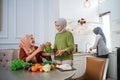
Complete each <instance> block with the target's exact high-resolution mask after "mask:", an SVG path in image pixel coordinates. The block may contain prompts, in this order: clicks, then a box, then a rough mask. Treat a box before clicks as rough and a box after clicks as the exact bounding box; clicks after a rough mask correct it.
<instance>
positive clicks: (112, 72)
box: [108, 52, 117, 80]
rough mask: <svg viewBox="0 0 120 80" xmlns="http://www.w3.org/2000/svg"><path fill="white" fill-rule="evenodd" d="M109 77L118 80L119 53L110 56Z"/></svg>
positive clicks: (112, 53)
mask: <svg viewBox="0 0 120 80" xmlns="http://www.w3.org/2000/svg"><path fill="white" fill-rule="evenodd" d="M108 72H109V76H110V77H111V78H113V79H114V80H117V52H111V53H110V54H109V67H108Z"/></svg>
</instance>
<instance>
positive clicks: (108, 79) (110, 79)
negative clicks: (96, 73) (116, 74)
mask: <svg viewBox="0 0 120 80" xmlns="http://www.w3.org/2000/svg"><path fill="white" fill-rule="evenodd" d="M106 80H116V79H112V78H107V79H106Z"/></svg>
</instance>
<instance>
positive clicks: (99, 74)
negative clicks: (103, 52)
mask: <svg viewBox="0 0 120 80" xmlns="http://www.w3.org/2000/svg"><path fill="white" fill-rule="evenodd" d="M107 68H108V59H105V58H96V57H86V71H85V73H84V74H83V76H80V77H78V78H76V79H73V80H106V73H107Z"/></svg>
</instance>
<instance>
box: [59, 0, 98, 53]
mask: <svg viewBox="0 0 120 80" xmlns="http://www.w3.org/2000/svg"><path fill="white" fill-rule="evenodd" d="M90 2H91V6H90V7H89V8H85V6H84V4H83V3H84V0H59V3H60V6H59V16H60V17H64V18H66V19H67V20H68V22H72V23H76V22H77V20H78V19H80V18H85V19H86V21H87V25H86V26H85V27H84V29H82V30H81V31H82V32H81V31H80V33H79V34H76V33H73V35H74V40H75V44H78V51H79V52H85V51H86V47H87V49H88V48H89V47H91V46H92V45H93V43H94V38H95V35H94V34H93V32H92V29H93V28H94V27H96V26H99V25H100V24H98V23H99V17H98V0H90ZM69 25H70V26H71V24H69ZM69 25H68V26H69ZM72 27H80V26H79V25H76V24H73V25H72V26H71V28H72Z"/></svg>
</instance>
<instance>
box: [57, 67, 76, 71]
mask: <svg viewBox="0 0 120 80" xmlns="http://www.w3.org/2000/svg"><path fill="white" fill-rule="evenodd" d="M56 69H58V70H59V71H61V72H64V71H74V70H76V68H72V69H69V70H64V69H61V68H58V67H56Z"/></svg>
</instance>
